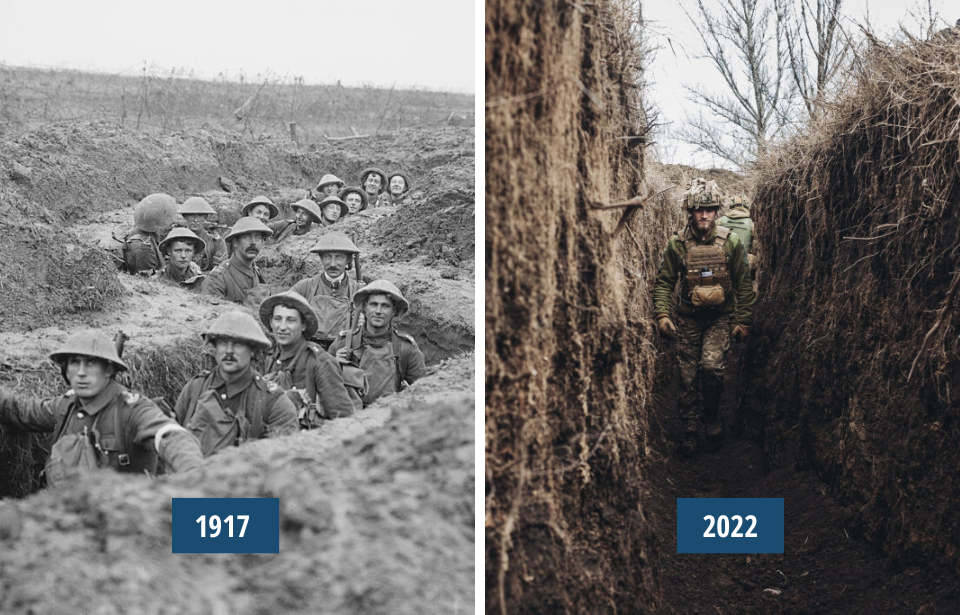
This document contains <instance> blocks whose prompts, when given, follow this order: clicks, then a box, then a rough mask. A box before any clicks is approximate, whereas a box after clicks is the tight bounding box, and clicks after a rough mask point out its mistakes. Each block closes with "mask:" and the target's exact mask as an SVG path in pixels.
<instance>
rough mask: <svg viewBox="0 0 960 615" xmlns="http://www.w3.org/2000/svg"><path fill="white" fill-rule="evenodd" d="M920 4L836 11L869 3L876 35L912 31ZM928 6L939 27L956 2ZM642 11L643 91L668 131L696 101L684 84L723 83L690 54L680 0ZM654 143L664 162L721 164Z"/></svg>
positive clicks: (949, 19)
mask: <svg viewBox="0 0 960 615" xmlns="http://www.w3.org/2000/svg"><path fill="white" fill-rule="evenodd" d="M718 1H719V0H704V5H705V6H707V7H708V8H710V7H715V6H717V5H718ZM812 1H813V0H811V2H812ZM682 2H683V4H684V5H686V6H695V3H694V2H693V0H682ZM921 4H922V5H923V6H924V10H925V6H926V2H925V1H923V2H918V1H916V0H908V1H891V0H870V1H869V2H867V1H866V0H845V2H844V3H843V6H842V9H841V10H842V12H843V13H845V14H846V15H848V16H849V17H851V18H854V19H856V20H858V21H862V20H863V19H864V17H865V15H866V13H867V8H868V7H869V17H870V23H871V24H872V25H873V29H874V31H875V32H877V33H878V34H881V35H890V34H894V33H896V31H897V28H898V24H899V23H901V22H903V23H904V25H905V26H907V29H908V30H910V31H911V32H914V33H917V32H918V31H919V28H918V26H917V21H916V19H915V18H913V17H911V16H910V15H909V13H910V12H911V11H913V12H917V10H918V9H917V7H918V6H919V5H921ZM931 5H932V7H933V10H934V12H936V13H939V14H940V17H941V18H942V19H941V22H940V25H941V27H946V26H947V25H948V24H953V23H955V22H956V20H957V18H960V6H958V5H957V4H956V0H953V2H947V1H946V0H931ZM643 12H644V17H645V19H646V20H647V21H648V22H650V23H651V28H652V32H653V34H654V35H655V38H654V39H653V40H654V42H655V43H656V44H657V45H658V46H659V47H660V49H659V51H657V53H656V57H655V59H654V63H653V66H652V67H651V70H650V71H649V73H648V78H649V79H650V80H652V81H653V87H652V88H651V89H650V91H649V92H648V94H649V95H650V96H651V98H652V99H653V101H654V102H655V103H656V106H657V108H658V111H659V121H660V123H661V124H663V125H664V129H665V131H670V130H671V129H675V128H677V127H679V125H680V124H681V123H682V122H683V120H684V118H685V117H690V116H693V115H695V114H696V112H697V106H696V105H694V104H693V103H690V102H689V101H687V100H686V93H685V92H684V90H683V85H684V84H688V85H697V84H704V85H706V86H707V87H708V88H710V89H711V91H713V92H719V93H722V92H723V90H722V88H723V87H724V86H723V83H722V81H720V78H719V76H718V74H717V72H716V68H715V67H714V66H713V65H712V64H711V63H710V62H709V61H708V60H698V59H696V57H695V56H696V55H698V54H699V53H702V48H701V47H700V46H699V39H698V37H697V35H696V31H695V30H694V29H693V27H692V26H691V25H690V22H689V20H688V19H687V17H686V15H685V14H684V12H683V9H682V8H681V5H680V3H678V2H676V1H671V2H665V1H659V2H657V1H645V2H644V3H643ZM944 20H945V21H944ZM658 147H659V153H660V156H661V158H662V159H663V160H664V161H665V162H669V163H678V164H688V165H693V166H700V167H709V166H721V164H722V162H721V161H719V160H716V159H714V158H713V157H712V156H710V155H708V154H705V153H703V152H700V151H698V150H697V149H696V148H694V147H693V146H690V145H686V144H682V143H679V142H677V141H676V140H674V139H671V138H669V135H668V134H667V133H664V134H661V135H660V143H659V146H658Z"/></svg>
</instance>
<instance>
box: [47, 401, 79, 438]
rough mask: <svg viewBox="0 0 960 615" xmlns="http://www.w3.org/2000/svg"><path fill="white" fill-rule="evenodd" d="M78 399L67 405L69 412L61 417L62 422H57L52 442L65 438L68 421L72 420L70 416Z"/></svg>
mask: <svg viewBox="0 0 960 615" xmlns="http://www.w3.org/2000/svg"><path fill="white" fill-rule="evenodd" d="M76 399H77V398H76V397H74V398H73V400H72V401H70V403H69V404H67V411H66V412H64V413H63V416H61V417H60V420H59V421H58V422H57V428H56V429H54V430H53V440H51V441H50V442H51V443H53V442H56V441H57V440H59V439H60V438H62V437H63V432H64V431H66V430H67V421H68V420H70V414H71V411H72V410H73V402H74V401H76Z"/></svg>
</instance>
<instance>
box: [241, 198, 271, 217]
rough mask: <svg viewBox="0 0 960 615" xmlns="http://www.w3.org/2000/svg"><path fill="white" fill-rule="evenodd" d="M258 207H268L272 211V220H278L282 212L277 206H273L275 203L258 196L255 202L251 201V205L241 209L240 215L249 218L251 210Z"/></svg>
mask: <svg viewBox="0 0 960 615" xmlns="http://www.w3.org/2000/svg"><path fill="white" fill-rule="evenodd" d="M257 205H266V206H267V208H268V209H269V210H270V218H271V219H273V218H276V217H277V214H279V213H280V210H279V209H278V208H277V206H276V205H274V204H273V201H271V200H270V199H268V198H267V197H265V196H258V197H254V198H253V200H251V201H250V202H249V203H247V204H246V205H244V206H243V207H241V208H240V215H242V216H249V215H250V210H251V209H253V208H254V207H256V206H257Z"/></svg>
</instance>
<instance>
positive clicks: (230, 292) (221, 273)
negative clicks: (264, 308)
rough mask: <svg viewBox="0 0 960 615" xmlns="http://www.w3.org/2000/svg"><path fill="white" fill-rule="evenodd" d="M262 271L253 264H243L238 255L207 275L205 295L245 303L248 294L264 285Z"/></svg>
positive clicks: (204, 282)
mask: <svg viewBox="0 0 960 615" xmlns="http://www.w3.org/2000/svg"><path fill="white" fill-rule="evenodd" d="M263 281H264V280H263V276H262V275H261V274H260V270H259V269H258V268H257V266H256V265H255V264H253V263H252V262H251V263H250V264H249V265H243V264H241V262H240V260H239V258H237V257H236V254H234V256H233V257H232V258H230V260H228V261H224V262H222V263H220V264H219V265H217V267H216V268H215V269H214V270H213V271H211V272H210V273H209V274H207V277H206V278H205V279H204V280H203V286H202V287H201V288H202V291H203V294H205V295H213V296H214V297H222V298H224V299H226V300H228V301H235V302H237V303H243V301H244V300H245V299H246V298H247V292H249V291H250V290H251V289H253V288H256V287H257V286H259V285H260V284H262V283H263Z"/></svg>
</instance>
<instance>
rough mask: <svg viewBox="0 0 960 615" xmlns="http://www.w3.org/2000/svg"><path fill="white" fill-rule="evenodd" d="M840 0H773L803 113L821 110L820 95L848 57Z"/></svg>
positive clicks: (849, 50) (814, 114) (822, 96)
mask: <svg viewBox="0 0 960 615" xmlns="http://www.w3.org/2000/svg"><path fill="white" fill-rule="evenodd" d="M842 4H843V0H814V1H813V2H811V0H774V5H775V7H776V11H777V20H778V21H779V22H780V23H781V29H782V30H783V33H784V38H785V40H786V45H787V55H788V57H789V59H790V75H791V77H792V79H793V85H794V88H795V91H796V93H797V95H798V96H799V97H800V100H801V101H802V102H803V106H804V108H805V109H806V110H807V116H808V117H810V118H814V117H817V116H818V115H820V113H821V112H822V111H823V102H824V96H825V95H826V93H827V91H828V87H829V86H830V85H831V84H832V83H833V82H834V79H835V78H836V76H837V74H838V72H839V71H840V70H841V69H842V68H843V67H844V66H846V62H847V61H848V60H849V58H850V54H851V44H850V40H849V39H848V38H847V36H846V35H845V34H844V33H843V31H842V28H841V27H840V7H841V5H842Z"/></svg>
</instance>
